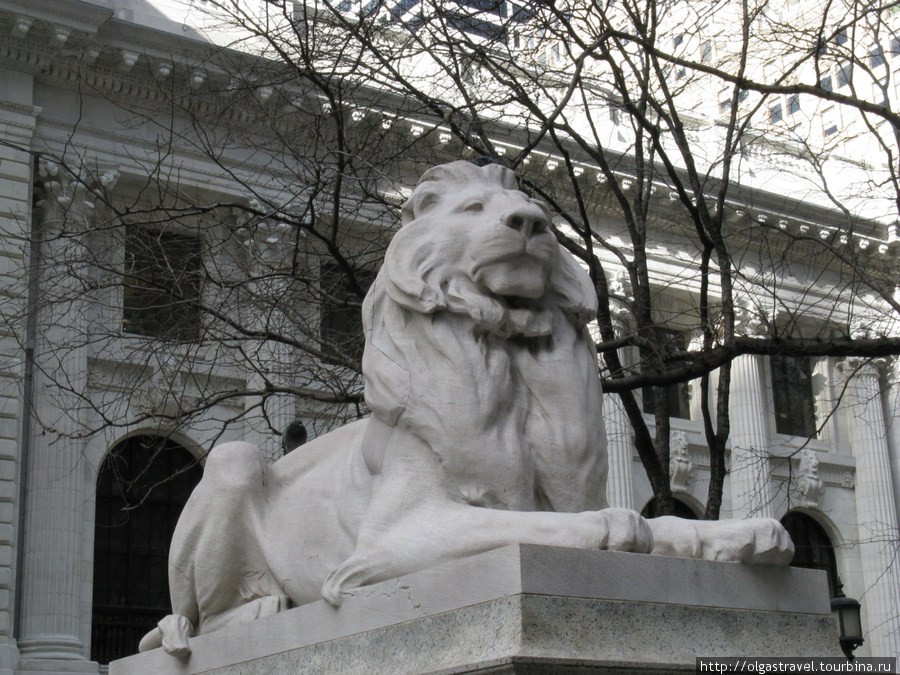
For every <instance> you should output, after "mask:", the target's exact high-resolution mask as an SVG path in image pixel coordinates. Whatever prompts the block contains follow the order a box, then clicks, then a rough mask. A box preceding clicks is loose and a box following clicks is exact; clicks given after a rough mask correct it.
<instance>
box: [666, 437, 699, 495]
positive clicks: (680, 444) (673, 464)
mask: <svg viewBox="0 0 900 675" xmlns="http://www.w3.org/2000/svg"><path fill="white" fill-rule="evenodd" d="M694 474H695V471H694V463H693V462H692V461H691V458H690V456H689V454H688V442H687V435H686V434H685V433H684V432H683V431H673V432H672V433H671V438H670V440H669V482H670V484H671V486H672V492H687V491H688V486H689V485H690V484H691V483H692V482H693V481H694Z"/></svg>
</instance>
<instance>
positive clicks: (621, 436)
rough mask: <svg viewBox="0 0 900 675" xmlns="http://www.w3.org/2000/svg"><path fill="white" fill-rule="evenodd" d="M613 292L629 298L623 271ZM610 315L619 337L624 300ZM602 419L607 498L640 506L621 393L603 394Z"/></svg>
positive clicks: (624, 319)
mask: <svg viewBox="0 0 900 675" xmlns="http://www.w3.org/2000/svg"><path fill="white" fill-rule="evenodd" d="M610 292H611V293H613V294H618V295H620V296H622V297H623V298H625V299H627V296H628V289H627V286H626V283H625V276H624V274H623V273H619V274H618V275H616V276H615V277H613V279H612V280H611V281H610ZM610 315H611V318H612V323H613V330H614V331H615V333H616V336H617V337H618V336H620V335H623V334H624V332H625V330H626V325H627V315H628V310H627V307H626V306H625V304H624V303H623V302H620V301H613V302H612V303H611V307H610ZM603 420H604V421H605V422H606V453H607V458H608V459H607V461H608V462H609V477H608V478H607V481H606V499H607V501H608V502H609V505H610V506H616V507H621V508H624V509H635V508H639V507H640V505H639V504H635V503H634V475H633V474H634V460H633V454H634V441H633V439H632V436H633V432H632V429H631V423H630V422H629V421H628V415H626V414H625V409H624V408H623V407H622V400H621V399H620V398H619V395H618V394H606V395H604V396H603Z"/></svg>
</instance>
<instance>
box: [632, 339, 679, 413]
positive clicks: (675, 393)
mask: <svg viewBox="0 0 900 675" xmlns="http://www.w3.org/2000/svg"><path fill="white" fill-rule="evenodd" d="M663 332H664V333H666V334H667V335H668V338H669V340H670V341H671V343H672V346H673V347H674V348H675V349H679V350H682V349H687V346H688V338H687V336H686V335H684V334H683V333H680V332H678V331H663ZM640 351H641V360H642V361H643V360H645V359H649V358H651V356H652V355H651V354H650V353H649V352H648V351H647V350H646V349H645V348H643V347H642V348H641V350H640ZM659 390H660V388H658V387H644V388H643V389H642V399H643V409H644V412H645V413H647V414H648V415H655V414H656V393H657V391H659ZM662 391H664V392H665V395H666V399H667V400H668V402H669V415H670V416H671V417H678V418H681V419H690V418H691V394H690V391H691V390H690V387H689V385H688V383H687V382H681V383H679V384H673V385H670V386H668V387H665V388H662Z"/></svg>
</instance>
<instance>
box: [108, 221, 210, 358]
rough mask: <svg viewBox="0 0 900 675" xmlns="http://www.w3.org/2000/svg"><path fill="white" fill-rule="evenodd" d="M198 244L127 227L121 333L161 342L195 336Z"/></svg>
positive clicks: (182, 237)
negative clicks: (152, 338)
mask: <svg viewBox="0 0 900 675" xmlns="http://www.w3.org/2000/svg"><path fill="white" fill-rule="evenodd" d="M200 271H201V260H200V240H199V239H197V238H196V237H189V236H185V235H182V234H174V233H172V232H163V231H161V230H151V229H146V228H131V229H129V230H128V233H127V235H126V239H125V284H124V285H125V287H124V293H123V307H122V329H123V330H124V331H125V332H126V333H133V334H136V335H146V336H147V337H155V338H160V339H165V340H179V341H192V340H196V339H197V338H198V337H199V335H200V304H199V301H200V285H201V283H200Z"/></svg>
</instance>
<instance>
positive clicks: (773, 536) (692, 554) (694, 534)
mask: <svg viewBox="0 0 900 675" xmlns="http://www.w3.org/2000/svg"><path fill="white" fill-rule="evenodd" d="M650 526H651V528H652V529H653V537H654V541H655V545H654V548H653V552H654V553H658V554H661V555H674V556H681V557H686V558H703V559H704V560H718V561H720V562H742V563H746V564H748V565H787V564H789V563H790V562H791V559H792V558H793V557H794V544H793V542H791V537H790V535H789V534H788V533H787V530H785V529H784V527H783V526H782V525H781V523H779V522H778V521H777V520H774V519H773V518H749V519H747V520H710V521H707V520H683V519H681V518H674V517H671V516H666V517H663V518H655V519H654V520H652V521H650Z"/></svg>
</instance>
